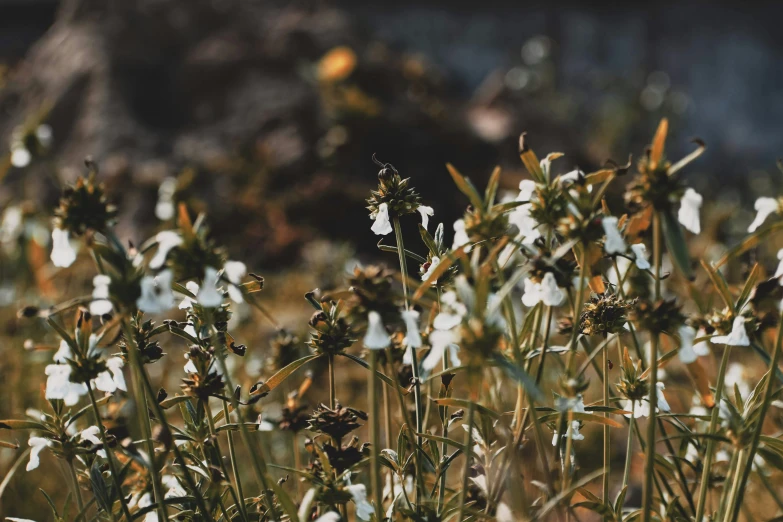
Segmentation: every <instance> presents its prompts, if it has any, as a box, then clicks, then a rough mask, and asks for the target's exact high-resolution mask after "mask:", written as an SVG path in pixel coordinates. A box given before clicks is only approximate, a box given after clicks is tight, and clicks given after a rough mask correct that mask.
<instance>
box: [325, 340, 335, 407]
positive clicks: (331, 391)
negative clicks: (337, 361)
mask: <svg viewBox="0 0 783 522" xmlns="http://www.w3.org/2000/svg"><path fill="white" fill-rule="evenodd" d="M327 361H329V408H330V409H332V410H333V409H335V408H336V407H337V398H336V391H335V382H334V354H333V353H329V354H327Z"/></svg>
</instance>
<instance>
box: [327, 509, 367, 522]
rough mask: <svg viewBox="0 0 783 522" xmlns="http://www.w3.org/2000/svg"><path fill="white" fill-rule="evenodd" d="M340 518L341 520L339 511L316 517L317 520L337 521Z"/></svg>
mask: <svg viewBox="0 0 783 522" xmlns="http://www.w3.org/2000/svg"><path fill="white" fill-rule="evenodd" d="M338 520H340V514H339V513H337V511H329V512H327V513H324V514H323V515H321V516H320V517H318V518H316V519H315V522H337V521H338ZM368 520H369V519H368Z"/></svg>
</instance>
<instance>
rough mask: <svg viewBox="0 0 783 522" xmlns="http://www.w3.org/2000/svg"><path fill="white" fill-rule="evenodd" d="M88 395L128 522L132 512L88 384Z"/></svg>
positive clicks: (112, 478)
mask: <svg viewBox="0 0 783 522" xmlns="http://www.w3.org/2000/svg"><path fill="white" fill-rule="evenodd" d="M87 394H88V395H89V396H90V404H92V411H93V413H94V414H95V423H96V424H97V425H98V429H99V430H101V440H102V441H103V447H104V449H105V450H106V460H107V461H108V462H109V471H111V480H112V483H113V484H114V489H115V490H116V492H117V496H118V497H119V498H120V508H122V513H123V515H124V516H125V519H126V520H127V521H128V522H131V520H133V519H132V518H131V514H130V511H129V510H128V503H127V502H125V495H123V494H122V482H120V476H119V475H118V474H117V464H116V463H115V462H114V458H115V456H114V451H113V450H112V449H111V448H110V447H109V440H108V437H107V435H106V428H104V426H103V421H102V420H101V412H100V410H99V409H98V403H97V402H96V401H95V393H93V391H92V385H91V384H90V383H87ZM109 511H111V513H109V514H110V515H111V518H112V520H114V521H115V522H116V520H117V517H116V516H115V515H114V511H113V510H109Z"/></svg>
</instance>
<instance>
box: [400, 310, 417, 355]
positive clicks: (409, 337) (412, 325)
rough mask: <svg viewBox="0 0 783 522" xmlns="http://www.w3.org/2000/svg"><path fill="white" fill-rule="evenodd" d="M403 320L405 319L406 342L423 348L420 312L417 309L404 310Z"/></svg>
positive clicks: (414, 346) (413, 346)
mask: <svg viewBox="0 0 783 522" xmlns="http://www.w3.org/2000/svg"><path fill="white" fill-rule="evenodd" d="M402 320H403V321H405V329H406V335H405V344H406V345H408V346H410V347H412V348H421V334H419V312H417V311H416V310H404V311H403V312H402Z"/></svg>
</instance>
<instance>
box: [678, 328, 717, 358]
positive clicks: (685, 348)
mask: <svg viewBox="0 0 783 522" xmlns="http://www.w3.org/2000/svg"><path fill="white" fill-rule="evenodd" d="M678 333H679V336H680V351H679V352H677V355H679V357H680V362H682V363H683V364H690V363H692V362H695V361H696V359H698V358H699V357H703V356H705V355H709V348H707V344H706V343H704V342H700V343H696V344H695V345H694V343H693V341H694V340H695V339H696V338H697V337H702V336H703V335H704V332H703V330H699V332H697V331H696V329H695V328H693V327H692V326H688V325H683V326H681V327H680V329H679V330H678ZM705 349H706V350H705Z"/></svg>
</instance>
